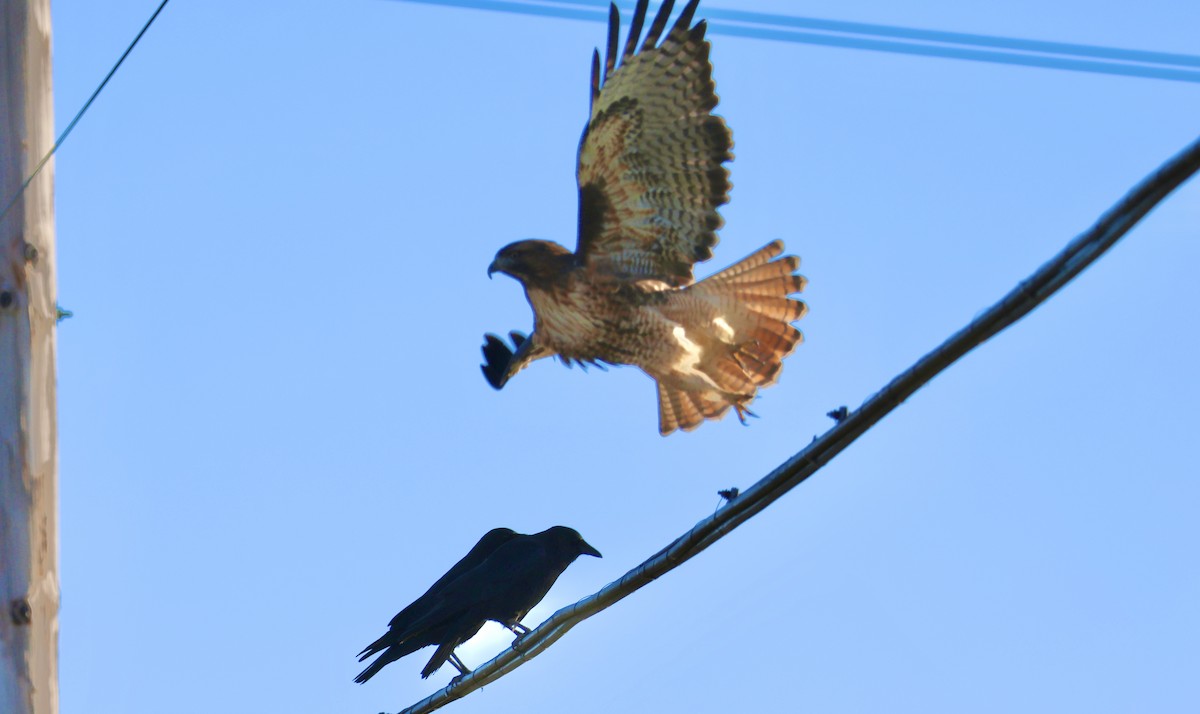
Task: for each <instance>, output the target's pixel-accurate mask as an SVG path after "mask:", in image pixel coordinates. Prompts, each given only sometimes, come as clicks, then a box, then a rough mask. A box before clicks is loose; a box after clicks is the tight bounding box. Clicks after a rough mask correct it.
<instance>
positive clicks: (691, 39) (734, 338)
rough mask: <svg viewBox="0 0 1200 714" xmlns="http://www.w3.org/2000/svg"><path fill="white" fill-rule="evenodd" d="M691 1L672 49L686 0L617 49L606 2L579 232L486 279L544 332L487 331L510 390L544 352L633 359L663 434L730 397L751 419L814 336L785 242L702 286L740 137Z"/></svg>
mask: <svg viewBox="0 0 1200 714" xmlns="http://www.w3.org/2000/svg"><path fill="white" fill-rule="evenodd" d="M698 4H699V0H691V2H689V3H688V4H687V6H686V7H685V8H684V9H683V12H682V13H681V14H680V16H679V18H678V19H677V20H676V21H675V24H674V25H673V26H672V27H671V30H670V32H668V33H667V35H666V38H665V39H664V40H663V41H662V43H661V44H659V38H660V36H661V35H662V32H663V30H664V29H665V27H666V24H667V20H668V18H669V17H670V14H671V7H672V5H673V3H672V2H671V0H667V2H664V3H663V4H662V7H661V9H660V10H659V12H658V15H657V16H656V17H655V18H654V22H653V23H651V25H650V29H649V31H648V32H647V34H646V38H645V40H644V41H643V42H642V45H641V47H640V48H638V47H637V43H638V38H639V36H640V35H641V32H642V25H643V24H644V22H645V19H646V6H647V0H639V1H638V4H637V8H636V9H635V10H634V14H633V21H632V25H631V27H630V30H629V38H628V39H627V40H626V42H625V46H624V49H623V50H622V51H621V52H620V54H619V55H618V47H617V35H618V30H619V27H620V20H619V16H618V13H617V8H616V6H615V5H612V6H610V9H609V25H608V48H607V53H606V57H605V64H604V75H603V80H602V79H601V74H600V53H599V51H597V52H595V53H594V54H593V57H592V99H591V116H590V118H589V120H588V125H587V128H586V129H585V130H584V133H583V139H582V141H581V142H580V145H579V169H578V181H579V243H578V246H577V247H576V250H575V252H574V253H572V252H571V251H569V250H567V249H566V248H564V247H562V246H561V245H558V244H557V243H551V242H549V241H542V240H524V241H519V242H517V243H513V244H511V245H508V246H505V247H504V248H503V249H501V250H500V252H499V253H497V254H496V259H495V260H494V261H493V262H492V264H491V266H490V267H489V268H488V274H489V275H491V274H492V273H495V272H501V273H505V274H507V275H511V276H512V277H514V278H516V279H517V280H518V281H520V282H521V284H522V285H523V286H524V287H525V294H526V297H527V298H528V299H529V304H530V305H531V306H532V307H533V312H534V329H533V333H532V334H531V335H530V336H529V338H528V339H526V338H525V337H524V336H523V335H521V334H520V333H518V332H512V333H510V335H511V337H512V340H513V343H514V347H515V350H516V351H515V352H514V351H513V350H510V349H509V348H508V346H507V345H505V343H504V342H503V340H501V339H500V338H498V337H496V336H495V335H486V336H485V340H486V342H485V344H484V347H483V353H484V358H485V360H486V362H487V363H486V364H485V365H483V374H484V376H485V377H487V380H488V382H489V383H490V384H491V385H492V386H493V387H495V388H496V389H500V388H501V387H503V386H504V384H505V383H506V382H507V381H508V380H509V378H510V377H512V376H513V375H514V374H516V373H517V372H518V371H520V370H521V369H522V368H524V367H525V366H526V365H528V364H529V363H530V362H532V361H533V360H535V359H539V358H542V357H549V356H551V355H558V356H559V358H560V359H561V360H562V361H563V362H564V363H566V364H568V365H569V364H571V363H572V362H577V363H579V364H589V363H591V364H596V363H607V364H630V365H637V366H638V367H641V368H642V370H643V371H645V372H646V374H649V375H650V376H651V377H653V378H654V379H655V381H656V382H658V410H659V411H658V414H659V421H658V424H659V432H660V433H662V434H663V435H664V436H665V435H667V434H670V433H671V432H673V431H675V430H676V429H684V430H691V429H694V428H696V427H697V426H699V425H700V424H701V423H702V422H703V421H704V420H705V419H716V418H719V417H721V416H722V415H723V414H725V412H726V411H728V410H729V408H730V407H733V409H734V410H735V411H736V412H737V415H738V418H739V419H742V420H743V421H745V415H747V414H750V411H749V410H748V409H747V407H748V406H749V404H750V402H752V401H753V400H754V397H755V396H756V394H757V391H758V389H759V388H760V387H765V386H768V385H770V384H773V383H774V382H775V380H776V379H777V378H778V377H779V371H780V369H781V368H782V367H783V358H784V357H786V356H787V355H788V354H790V353H791V351H792V350H793V349H795V347H796V345H797V344H799V343H800V341H801V339H802V336H801V333H800V331H799V330H797V329H796V328H795V327H793V326H792V325H791V324H790V323H791V322H792V321H794V320H798V319H800V318H801V317H802V316H803V315H804V313H805V311H806V307H805V305H804V303H803V302H800V301H799V300H796V299H793V298H791V297H789V296H790V295H792V294H793V293H798V292H800V291H801V290H803V289H804V278H803V277H801V276H799V275H796V274H795V273H796V269H797V268H798V267H799V265H800V261H799V259H798V258H796V257H794V256H785V257H780V255H781V254H782V253H783V243H782V242H780V241H775V242H773V243H770V244H769V245H767V246H765V247H764V248H762V249H760V250H758V251H757V252H755V253H754V254H752V255H750V256H749V257H747V258H745V259H744V260H742V261H741V262H739V263H737V264H735V265H733V266H731V267H729V268H726V269H725V270H722V271H721V272H719V273H717V274H716V275H712V276H710V277H708V278H705V279H704V280H701V281H700V282H693V278H692V265H693V264H694V263H696V262H699V261H704V260H708V259H709V258H711V257H712V247H713V246H714V245H716V243H717V235H716V231H717V229H718V228H720V227H721V225H722V223H723V220H722V218H721V216H720V214H719V213H717V208H718V207H719V206H721V205H722V204H725V203H727V202H728V201H729V189H730V183H729V171H728V170H727V169H726V168H725V166H724V165H723V164H724V163H725V162H726V161H730V160H731V159H732V158H733V154H732V153H730V149H731V148H732V146H733V139H732V136H731V135H730V133H729V129H728V127H726V126H725V122H724V120H723V119H721V117H719V116H716V115H714V114H712V110H713V108H714V107H716V105H717V95H716V93H715V91H714V90H715V86H714V84H713V80H712V65H711V64H710V63H709V61H708V53H709V43H708V41H707V40H705V39H704V31H705V29H706V26H705V23H704V21H700V22H699V23H697V24H696V25H695V26H694V27H693V26H691V23H692V17H693V16H694V15H695V12H696V6H697V5H698Z"/></svg>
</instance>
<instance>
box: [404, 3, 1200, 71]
mask: <svg viewBox="0 0 1200 714" xmlns="http://www.w3.org/2000/svg"><path fill="white" fill-rule="evenodd" d="M403 1H404V2H410V3H420V4H424V5H440V6H446V7H461V8H469V9H473V10H490V11H494V12H507V13H516V14H523V15H541V16H544V17H557V18H564V19H570V20H590V21H596V22H605V21H606V20H607V17H608V16H607V12H606V11H605V8H607V7H608V2H607V0H403ZM617 5H618V6H620V7H621V8H622V9H626V10H627V9H628V8H629V6H630V3H629V2H627V1H626V0H623V1H622V2H619V3H617ZM626 14H628V13H626ZM703 14H704V16H705V17H706V18H708V19H710V20H711V22H710V23H709V27H710V30H711V32H713V33H715V34H723V35H731V36H734V37H746V38H750V39H758V40H773V41H777V42H793V43H801V44H810V45H821V46H826V47H842V48H847V49H858V50H871V51H876V52H891V53H898V54H908V55H919V56H925V57H940V58H945V59H958V60H971V61H975V62H990V63H993V64H1008V65H1017V66H1025V67H1040V68H1046V69H1062V70H1069V71H1073V72H1090V73H1093V74H1107V75H1117V76H1125V77H1138V78H1146V79H1165V80H1171V81H1177V82H1192V83H1200V55H1186V54H1177V53H1169V52H1152V51H1146V50H1130V49H1122V48H1117V47H1102V46H1099V45H1084V44H1075V43H1068V42H1048V41H1043V40H1027V39H1020V38H1014V37H999V36H994V35H978V34H970V33H962V32H944V31H941V30H926V29H920V28H912V27H896V26H891V25H879V24H871V23H861V22H845V21H841V20H823V19H818V18H809V17H795V16H791V15H780V14H773V13H762V12H749V11H744V10H727V9H722V8H716V7H709V8H705V9H704V11H703Z"/></svg>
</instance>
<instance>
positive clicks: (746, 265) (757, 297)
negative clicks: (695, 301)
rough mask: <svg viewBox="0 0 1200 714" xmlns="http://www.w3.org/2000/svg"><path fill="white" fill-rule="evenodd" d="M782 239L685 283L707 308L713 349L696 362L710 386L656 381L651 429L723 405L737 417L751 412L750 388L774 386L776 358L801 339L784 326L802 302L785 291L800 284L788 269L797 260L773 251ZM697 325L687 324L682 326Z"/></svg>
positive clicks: (779, 365) (680, 424)
mask: <svg viewBox="0 0 1200 714" xmlns="http://www.w3.org/2000/svg"><path fill="white" fill-rule="evenodd" d="M782 253H783V242H782V241H773V242H772V243H770V244H768V245H766V246H764V247H763V248H761V249H759V250H758V251H756V252H755V253H753V254H751V255H750V256H748V257H747V258H745V259H744V260H742V261H740V262H738V263H736V264H734V265H732V266H730V267H728V268H726V269H725V270H722V271H721V272H719V273H717V274H715V275H712V276H710V277H708V278H705V279H704V280H702V281H700V282H699V283H696V284H695V285H692V286H690V287H688V288H686V291H687V292H689V293H691V295H692V296H694V297H696V298H699V299H701V300H703V301H704V303H706V304H707V305H709V306H711V308H712V309H713V311H714V313H715V314H716V315H717V317H715V318H713V319H712V321H711V322H712V324H711V326H708V325H706V326H705V329H707V330H712V337H713V338H715V339H714V340H713V341H712V342H713V343H716V344H719V345H720V346H721V347H720V348H719V349H711V350H706V352H707V353H708V354H706V355H705V357H704V358H703V359H702V361H701V364H700V365H697V366H698V368H699V369H701V370H703V372H704V373H705V375H706V376H707V378H708V379H709V380H711V383H712V385H711V387H709V388H701V389H681V388H680V387H679V386H674V385H672V384H669V383H668V384H664V383H663V381H662V380H660V381H659V384H658V405H659V431H660V432H661V433H662V434H663V435H664V436H665V435H667V434H670V433H671V432H673V431H675V430H676V429H683V430H684V431H690V430H691V429H695V428H696V427H698V426H700V424H701V423H702V422H703V421H704V420H705V419H717V418H719V417H721V416H722V415H723V414H724V413H725V412H726V411H728V410H729V408H730V407H733V408H734V409H735V410H736V411H737V414H738V418H740V419H742V420H743V421H744V420H745V417H746V415H751V416H753V414H752V413H751V412H750V410H749V409H748V408H747V407H748V406H749V405H750V402H752V401H754V397H755V396H756V395H757V392H758V389H759V388H761V387H766V386H769V385H771V384H774V383H775V381H776V380H777V379H778V378H779V372H780V370H781V369H783V358H784V357H787V356H788V355H789V354H791V352H792V350H794V349H795V348H796V346H797V345H798V344H800V342H801V341H802V340H803V335H802V334H801V332H800V330H798V329H796V328H795V327H793V326H792V325H791V323H792V322H793V321H795V320H799V319H800V318H801V317H804V313H805V312H807V310H808V307H807V306H806V305H805V304H804V303H803V302H801V301H800V300H796V299H795V298H792V297H789V296H790V295H792V294H793V293H798V292H800V291H802V290H804V285H805V280H804V278H803V277H802V276H800V275H796V270H797V269H798V268H799V267H800V259H799V258H797V257H795V256H791V255H789V256H784V257H782V258H781V257H779V256H780V255H781V254H782ZM698 327H699V326H695V327H689V329H688V331H689V332H691V330H692V329H696V328H698Z"/></svg>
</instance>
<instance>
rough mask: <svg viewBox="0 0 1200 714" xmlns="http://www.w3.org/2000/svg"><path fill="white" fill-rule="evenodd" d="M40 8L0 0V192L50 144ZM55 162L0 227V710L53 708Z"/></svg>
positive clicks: (44, 22) (40, 713) (45, 36)
mask: <svg viewBox="0 0 1200 714" xmlns="http://www.w3.org/2000/svg"><path fill="white" fill-rule="evenodd" d="M50 70H51V67H50V2H49V0H0V196H3V199H2V200H3V201H4V203H7V202H8V200H9V199H10V198H11V197H12V196H13V195H14V193H15V192H16V191H17V190H18V189H19V188H20V186H21V183H22V182H23V181H24V180H25V178H26V177H27V176H28V175H29V172H31V171H32V170H33V167H34V166H36V165H37V162H38V161H39V160H40V159H41V157H42V156H43V155H44V154H45V153H46V152H47V151H48V150H49V149H50V147H51V146H52V145H53V143H54V117H53V103H52V94H51V73H50ZM54 262H55V256H54V166H53V163H52V162H51V163H50V164H48V165H47V166H46V167H45V168H44V169H43V170H42V172H41V173H40V174H39V176H38V177H37V178H36V179H35V180H34V181H33V182H32V183H31V184H30V186H29V188H28V189H27V190H26V191H25V193H24V195H23V196H22V197H21V198H20V199H19V200H18V201H17V202H16V203H15V204H14V205H13V207H12V208H11V209H10V210H9V212H8V214H7V215H5V216H4V217H3V218H2V219H0V598H2V600H0V712H4V713H5V714H57V712H58V604H59V590H58V489H57V481H58V454H57V441H58V440H57V428H56V414H55V318H56V300H55V296H56V292H57V291H56V287H55V281H54Z"/></svg>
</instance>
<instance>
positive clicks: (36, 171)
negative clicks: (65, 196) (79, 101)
mask: <svg viewBox="0 0 1200 714" xmlns="http://www.w3.org/2000/svg"><path fill="white" fill-rule="evenodd" d="M168 2H169V0H162V2H161V3H160V4H159V6H158V9H156V10H155V11H154V14H153V15H151V16H150V19H149V20H146V24H145V25H143V26H142V30H141V32H138V33H137V37H135V38H133V42H130V43H129V46H128V47H126V48H125V51H124V52H122V53H121V58H120V59H118V60H117V63H116V64H114V65H113V66H112V69H110V70H108V74H106V75H105V76H104V79H103V81H101V82H100V86H98V87H96V91H94V92H92V96H90V97H88V100H87V101H86V102H84V104H83V108H81V109H80V110H79V111H78V112H77V113H76V114H75V118H74V119H72V120H71V123H70V124H67V128H66V129H63V132H62V133H61V134H59V135H58V139H57V140H56V141H55V142H54V146H51V147H50V150H49V151H47V152H46V155H45V156H43V157H42V160H41V161H39V162H38V164H37V166H35V167H33V171H32V172H31V173H30V174H29V178H27V179H25V182H24V183H22V184H21V187H20V188H18V189H17V192H16V193H15V194H13V197H12V198H11V199H9V201H8V203H7V204H6V205H5V206H4V210H3V211H0V221H2V220H4V217H5V216H7V215H8V212H9V210H11V209H12V207H13V206H15V205H16V204H17V200H18V199H20V198H21V195H22V194H23V193H25V189H27V188H29V184H31V183H33V180H34V179H35V178H37V175H38V174H39V173H41V171H42V169H43V168H44V167H45V166H46V163H47V162H49V161H50V157H51V156H54V153H55V152H56V151H58V147H60V146H62V143H63V142H64V141H66V140H67V136H69V135H70V133H71V130H72V129H74V128H75V125H76V124H78V123H79V120H80V119H82V118H83V115H84V114H85V113H86V112H87V110H88V108H89V107H91V106H92V102H94V101H96V97H98V96H100V92H101V91H103V90H104V87H105V85H107V84H108V80H110V79H112V78H113V75H114V74H116V73H117V70H118V69H119V68H120V67H121V64H122V63H123V62H124V61H125V58H126V57H128V56H129V53H130V52H133V48H134V47H136V46H137V43H138V41H139V40H141V39H142V35H144V34H146V30H149V29H150V25H153V24H154V20H155V19H156V18H157V17H158V14H159V13H160V12H162V11H163V8H164V7H166V6H167V3H168Z"/></svg>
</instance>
